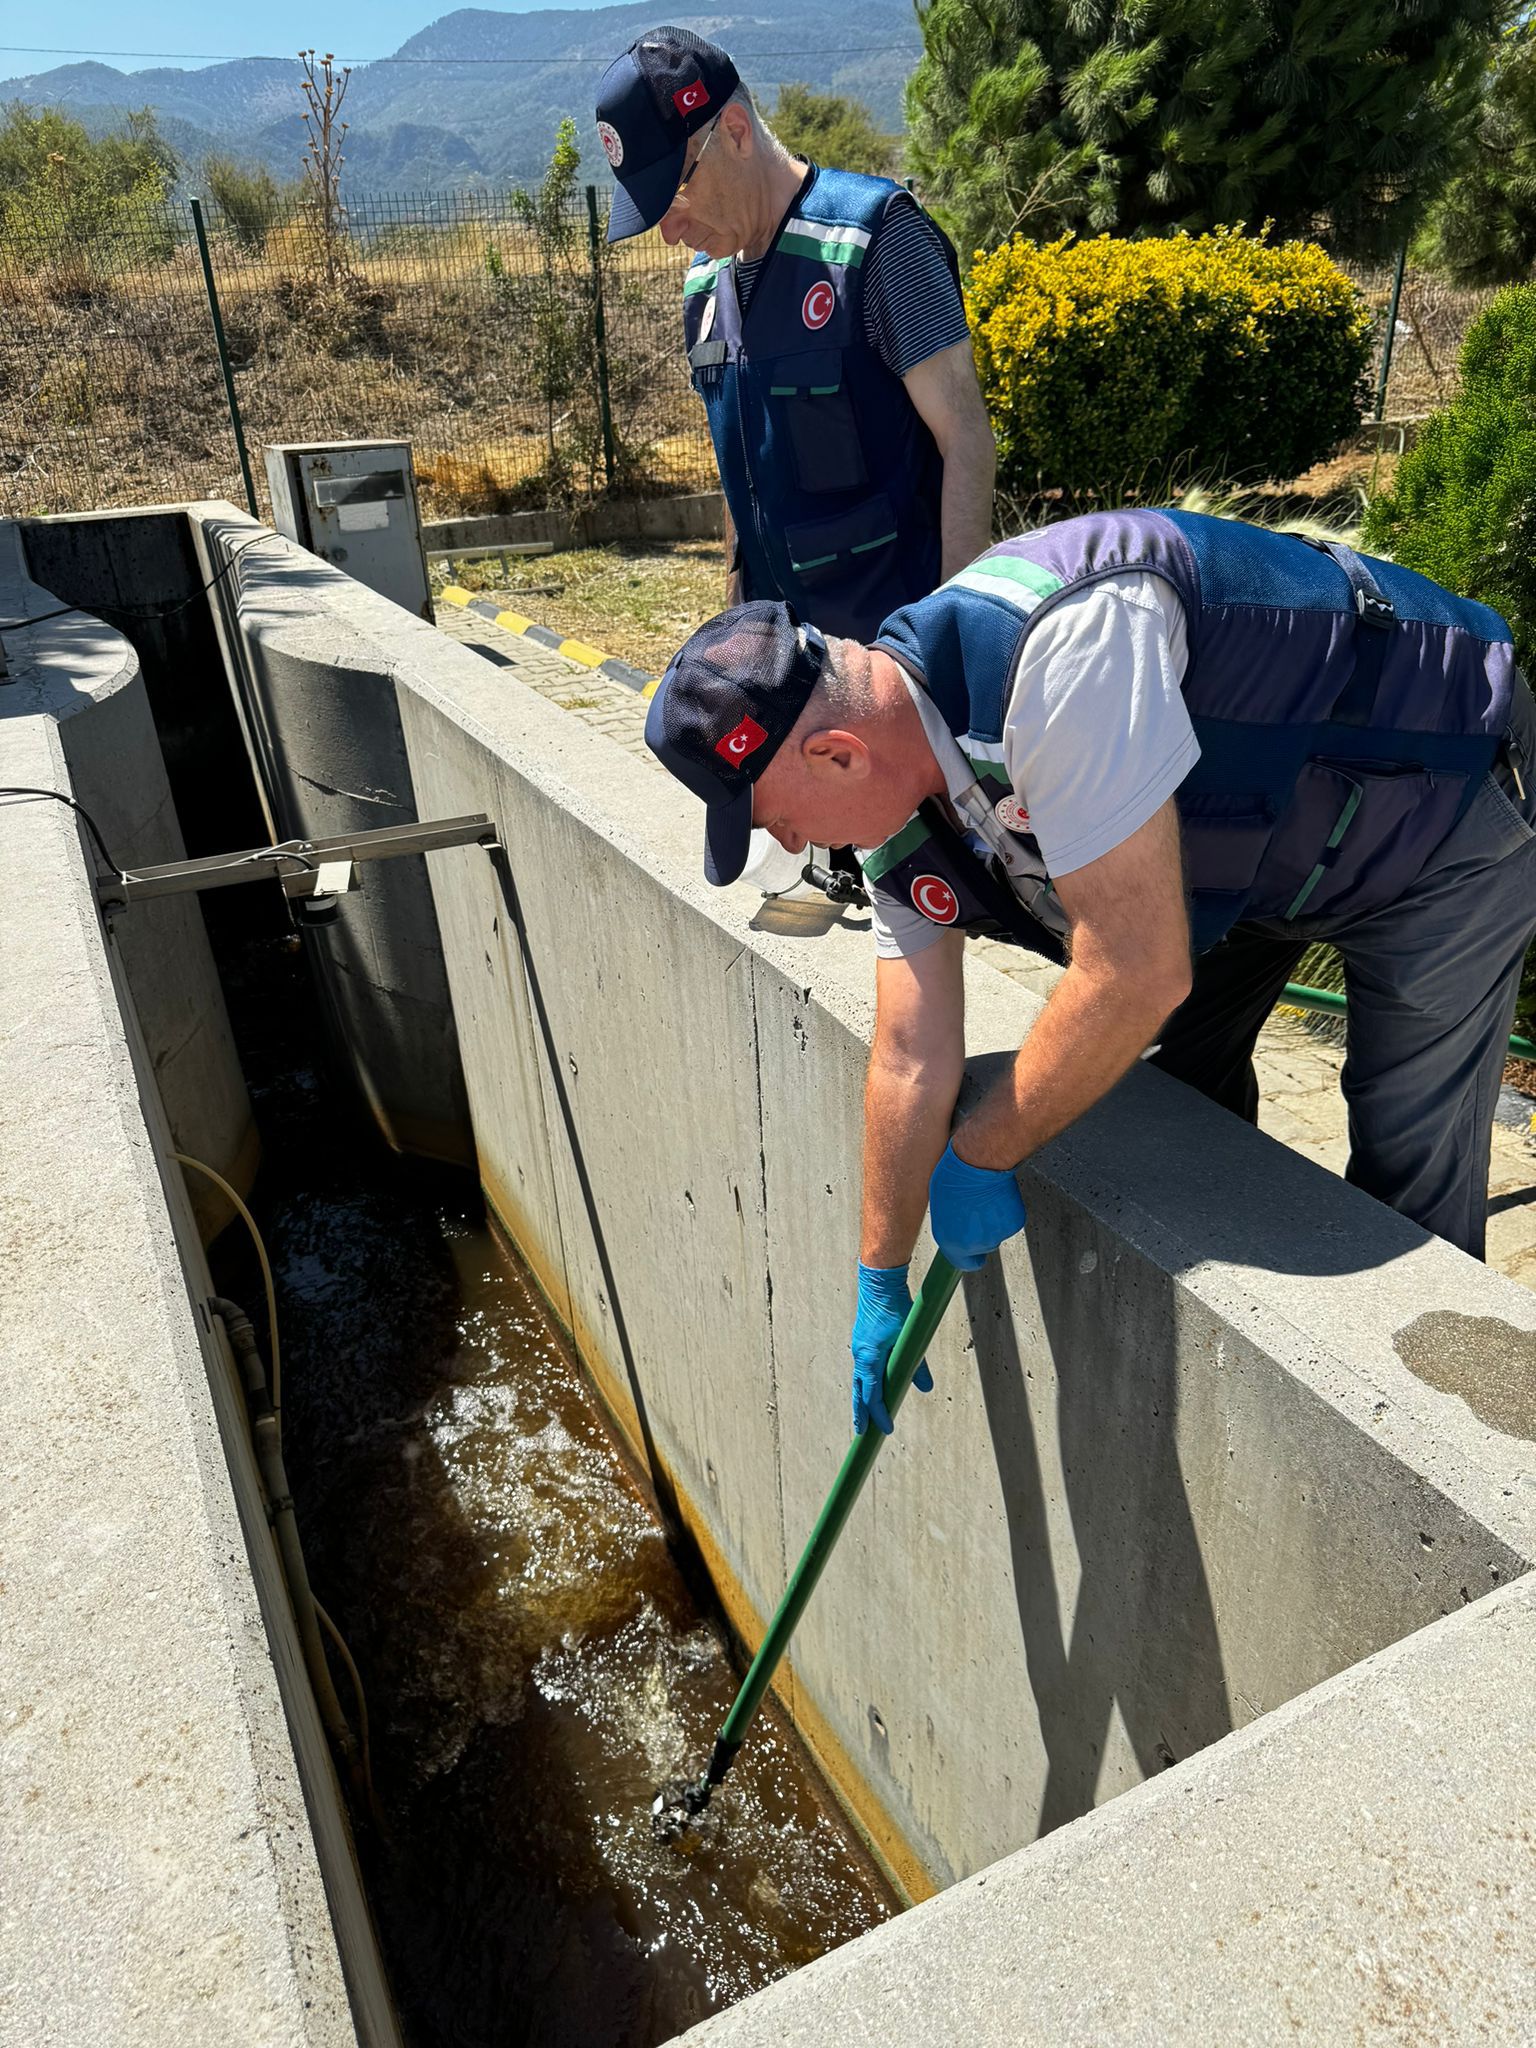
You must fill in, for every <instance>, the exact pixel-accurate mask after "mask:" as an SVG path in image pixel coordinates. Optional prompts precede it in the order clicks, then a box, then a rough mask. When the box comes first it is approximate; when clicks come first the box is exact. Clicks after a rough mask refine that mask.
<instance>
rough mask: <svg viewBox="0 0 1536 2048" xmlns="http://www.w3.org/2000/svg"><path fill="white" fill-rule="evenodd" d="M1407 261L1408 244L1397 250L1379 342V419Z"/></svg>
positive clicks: (1385, 391) (1378, 417)
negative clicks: (1390, 296)
mask: <svg viewBox="0 0 1536 2048" xmlns="http://www.w3.org/2000/svg"><path fill="white" fill-rule="evenodd" d="M1407 261H1408V244H1407V243H1406V242H1404V244H1403V246H1402V247H1401V248H1400V249H1399V250H1398V252H1397V268H1396V270H1395V271H1393V273H1392V303H1391V305H1390V306H1388V308H1387V331H1386V333H1385V334H1384V335H1383V336H1382V342H1381V375H1380V376H1379V377H1378V378H1377V379H1376V418H1377V420H1378V422H1379V421H1380V419H1381V416H1382V412H1383V410H1384V409H1385V407H1386V403H1387V377H1388V374H1389V373H1390V371H1391V368H1392V343H1393V341H1394V339H1395V338H1396V335H1397V302H1398V300H1399V299H1400V298H1401V297H1402V296H1403V266H1404V265H1405V264H1406V263H1407Z"/></svg>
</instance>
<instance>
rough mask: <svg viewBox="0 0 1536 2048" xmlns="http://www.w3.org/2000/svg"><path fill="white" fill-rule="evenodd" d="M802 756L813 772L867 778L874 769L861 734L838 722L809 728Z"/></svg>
mask: <svg viewBox="0 0 1536 2048" xmlns="http://www.w3.org/2000/svg"><path fill="white" fill-rule="evenodd" d="M800 758H801V759H802V760H803V761H804V762H805V765H806V767H807V768H808V769H809V770H810V772H811V773H812V774H813V775H820V776H828V777H838V778H846V779H847V780H848V781H851V782H862V781H864V779H865V778H866V777H867V775H868V774H869V770H870V759H869V749H868V747H866V746H865V744H864V742H863V741H862V740H861V739H860V738H859V736H858V734H857V733H853V732H845V731H843V729H842V728H841V727H840V726H835V725H828V726H823V727H822V728H821V730H820V731H818V732H808V733H807V734H806V736H805V738H804V740H803V741H802V742H801V746H800Z"/></svg>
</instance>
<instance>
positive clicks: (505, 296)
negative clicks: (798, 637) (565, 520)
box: [0, 192, 715, 518]
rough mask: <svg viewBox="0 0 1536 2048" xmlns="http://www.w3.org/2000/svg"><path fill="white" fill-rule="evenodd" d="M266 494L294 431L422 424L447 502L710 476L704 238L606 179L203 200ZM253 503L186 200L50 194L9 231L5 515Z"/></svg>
mask: <svg viewBox="0 0 1536 2048" xmlns="http://www.w3.org/2000/svg"><path fill="white" fill-rule="evenodd" d="M205 217H206V219H207V224H208V236H209V246H210V257H211V264H212V270H213V275H214V280H215V285H216V289H217V293H218V298H219V302H220V307H221V311H222V315H223V324H224V329H225V334H226V338H227V344H228V351H229V358H230V365H231V371H232V377H233V383H234V388H235V394H236V401H237V403H238V405H239V408H240V412H241V416H242V420H243V424H244V430H245V437H246V441H247V443H248V445H249V447H250V449H251V453H252V465H253V470H254V472H255V481H256V489H257V493H258V497H259V499H260V501H261V504H262V509H263V512H266V511H267V510H268V509H269V507H268V506H267V503H266V481H265V477H264V475H263V473H262V463H261V454H260V451H261V449H262V448H263V447H264V446H265V445H266V444H268V443H269V442H274V441H284V442H286V441H340V440H359V439H371V438H389V439H396V438H398V439H406V440H410V441H411V442H413V444H414V447H415V461H416V471H417V476H418V479H419V482H420V485H421V495H422V503H423V508H424V510H425V512H426V515H427V516H428V517H429V518H448V517H456V516H461V515H473V514H477V513H496V512H507V511H513V510H521V509H525V508H539V507H544V506H548V505H558V504H568V503H572V502H580V501H582V500H584V499H586V498H590V497H592V496H595V495H597V494H599V493H602V492H605V491H614V492H620V493H624V494H627V495H651V496H654V495H661V494H665V493H667V492H671V491H682V490H709V489H713V488H715V471H714V462H713V457H712V454H711V451H710V445H709V436H708V431H707V428H706V426H705V423H704V414H703V408H702V406H701V405H700V404H699V402H698V399H697V397H696V396H695V394H694V392H693V390H692V387H691V385H690V384H689V381H688V373H687V364H686V361H685V359H684V355H683V349H682V331H681V329H682V320H681V303H682V300H681V294H682V273H683V270H684V268H685V266H686V264H687V261H688V257H687V252H686V251H685V250H680V249H668V248H667V247H666V245H665V244H664V243H663V242H662V241H661V240H660V238H659V237H658V236H656V235H654V234H651V235H644V236H639V237H636V238H635V239H633V240H631V241H625V242H621V243H617V244H615V245H613V246H612V247H609V245H608V244H607V243H606V242H605V241H604V240H603V236H604V234H605V233H606V201H603V202H602V203H599V202H598V201H597V200H596V197H595V195H594V197H593V198H592V199H590V200H589V198H588V196H587V194H585V193H584V192H577V193H575V194H574V195H573V198H572V203H571V205H570V206H569V207H568V208H566V209H564V210H563V212H562V214H561V216H560V217H559V219H558V221H557V222H556V223H555V224H554V226H553V228H552V229H551V230H546V231H544V232H539V231H536V230H535V229H534V228H533V227H532V226H530V225H529V224H528V222H527V221H526V220H525V219H524V217H523V216H522V215H521V213H520V212H519V209H518V207H517V204H516V201H515V198H514V196H513V195H512V194H510V193H508V194H499V193H479V192H474V193H469V192H451V193H430V194H423V195H421V196H420V197H411V198H388V197H368V198H362V199H358V200H355V201H350V202H348V204H347V206H346V208H345V210H344V213H343V214H342V215H341V216H340V217H339V219H338V221H337V222H336V224H335V226H334V229H333V231H331V232H329V233H328V232H327V231H326V228H325V225H324V223H323V222H321V221H320V220H319V219H318V218H317V217H316V216H315V215H314V214H313V213H312V212H311V211H309V210H308V209H306V208H305V207H304V206H303V205H302V203H298V204H295V203H289V204H287V205H284V206H283V207H281V208H279V209H277V210H275V211H274V212H272V213H271V214H270V216H269V217H267V218H264V219H255V220H253V219H251V218H249V217H246V218H243V219H238V220H237V219H230V218H228V217H226V216H224V215H223V214H221V213H220V212H219V210H218V209H217V208H216V207H212V206H208V207H206V208H205ZM198 497H226V498H231V499H233V500H234V501H235V502H236V503H243V502H244V490H243V487H242V484H241V479H240V470H239V463H238V459H237V455H236V449H235V441H234V435H233V431H232V429H231V425H230V419H229V411H228V406H227V404H226V401H225V396H224V389H223V384H222V380H221V374H220V365H219V359H218V352H217V349H216V346H215V341H214V331H213V323H212V319H211V316H210V310H209V305H208V299H207V293H206V291H205V288H204V284H203V278H202V273H201V267H200V263H199V258H198V252H197V246H196V241H195V237H194V234H193V224H192V215H191V210H190V207H189V206H188V205H186V204H185V203H184V202H167V203H165V204H164V205H161V206H156V207H150V208H137V209H135V210H134V213H133V215H132V216H131V217H123V218H119V219H117V220H115V221H113V222H111V223H107V224H91V223H82V222H80V221H78V220H73V219H65V218H55V219H47V218H35V219H33V220H32V221H29V222H28V223H27V224H26V226H25V227H24V228H23V229H22V230H21V231H20V232H16V233H12V234H9V235H8V236H7V237H6V239H5V241H4V243H3V244H0V514H8V515H11V516H15V515H20V514H35V513H42V512H66V511H85V510H91V509H95V508H98V507H113V506H123V505H133V504H144V503H155V502H159V503H165V502H168V501H176V500H182V499H189V498H198Z"/></svg>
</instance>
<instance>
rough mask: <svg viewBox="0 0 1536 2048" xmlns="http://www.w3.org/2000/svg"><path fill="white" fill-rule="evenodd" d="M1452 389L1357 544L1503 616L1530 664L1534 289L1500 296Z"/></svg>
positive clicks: (1535, 543)
mask: <svg viewBox="0 0 1536 2048" xmlns="http://www.w3.org/2000/svg"><path fill="white" fill-rule="evenodd" d="M1461 380H1462V381H1461V389H1460V391H1459V392H1458V394H1457V396H1456V397H1455V398H1454V399H1453V400H1452V401H1451V403H1450V405H1449V406H1447V408H1446V409H1445V411H1444V412H1438V413H1435V414H1434V415H1433V416H1432V417H1431V418H1430V419H1428V420H1426V421H1425V423H1424V426H1423V429H1422V431H1421V432H1420V435H1419V439H1418V442H1417V444H1416V445H1415V446H1414V447H1413V448H1411V449H1410V450H1409V451H1408V453H1407V454H1406V455H1404V456H1403V458H1402V460H1401V461H1400V462H1399V463H1398V466H1397V474H1396V476H1395V477H1394V478H1393V480H1392V488H1391V489H1390V490H1389V491H1387V492H1385V493H1383V494H1382V495H1381V496H1380V497H1376V498H1373V499H1372V500H1371V502H1370V504H1369V505H1368V506H1367V508H1366V514H1365V522H1364V524H1363V526H1362V528H1361V537H1362V540H1363V542H1364V544H1365V545H1366V546H1367V547H1369V548H1374V549H1375V550H1376V551H1377V552H1378V553H1381V554H1387V555H1390V556H1391V557H1392V559H1393V560H1394V561H1397V562H1402V563H1403V564H1404V565H1405V566H1406V567H1408V568H1410V569H1419V570H1422V571H1423V573H1424V574H1425V575H1426V576H1433V577H1434V579H1435V581H1436V582H1437V583H1443V584H1444V585H1445V586H1446V588H1447V589H1449V590H1454V591H1456V592H1458V593H1459V594H1460V595H1461V596H1462V597H1475V598H1480V599H1481V600H1482V602H1483V603H1484V604H1491V605H1492V606H1493V607H1494V609H1495V611H1499V612H1502V613H1503V614H1504V617H1505V618H1506V619H1508V621H1509V623H1510V627H1511V629H1512V630H1513V633H1514V636H1515V651H1516V653H1517V655H1518V656H1519V659H1520V665H1521V667H1522V668H1524V669H1525V671H1526V672H1527V674H1531V673H1533V669H1532V663H1533V659H1536V399H1533V396H1532V394H1533V393H1536V286H1532V285H1514V286H1512V287H1511V288H1510V289H1509V290H1508V291H1504V292H1500V294H1499V296H1498V297H1497V298H1496V299H1495V300H1494V301H1493V303H1492V305H1491V306H1489V308H1488V310H1487V311H1486V312H1485V313H1484V314H1483V315H1482V317H1481V318H1480V319H1479V320H1478V321H1477V322H1476V323H1475V324H1474V325H1473V327H1472V330H1471V332H1470V333H1469V334H1468V336H1467V339H1466V341H1465V343H1464V344H1463V346H1462V351H1461Z"/></svg>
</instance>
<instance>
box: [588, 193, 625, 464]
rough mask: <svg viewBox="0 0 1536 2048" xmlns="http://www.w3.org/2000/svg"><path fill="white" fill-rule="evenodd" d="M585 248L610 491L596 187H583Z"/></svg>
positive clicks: (609, 407)
mask: <svg viewBox="0 0 1536 2048" xmlns="http://www.w3.org/2000/svg"><path fill="white" fill-rule="evenodd" d="M587 248H588V251H589V252H590V255H591V258H592V340H593V343H594V345H595V352H596V355H597V410H598V417H599V418H600V419H601V421H602V427H603V481H604V482H605V483H606V484H608V485H609V486H610V487H611V486H612V484H613V482H614V473H615V471H616V470H617V468H618V453H617V450H616V447H615V444H614V438H613V403H612V400H611V398H610V396H609V391H608V319H607V314H606V312H605V311H604V308H603V244H602V240H601V237H600V235H599V232H598V223H597V187H596V186H595V185H589V186H588V187H587Z"/></svg>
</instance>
